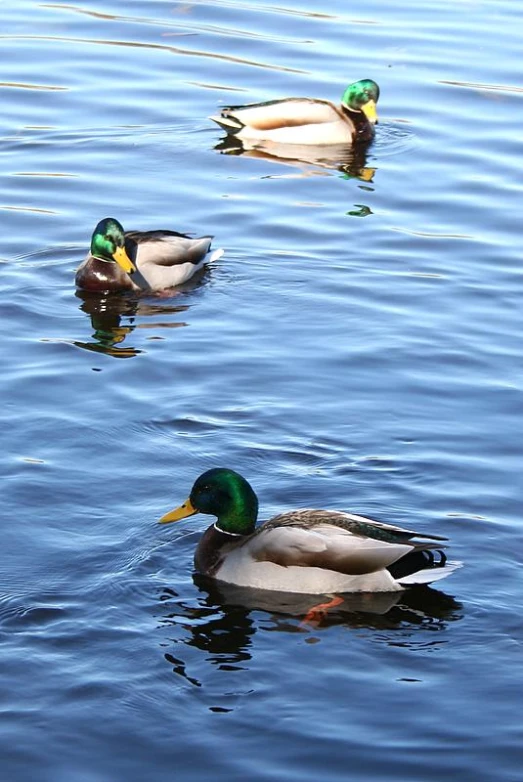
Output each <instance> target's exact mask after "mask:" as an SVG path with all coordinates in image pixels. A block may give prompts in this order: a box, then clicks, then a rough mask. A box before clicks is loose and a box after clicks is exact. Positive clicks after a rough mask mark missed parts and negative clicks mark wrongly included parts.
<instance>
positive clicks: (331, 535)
mask: <svg viewBox="0 0 523 782" xmlns="http://www.w3.org/2000/svg"><path fill="white" fill-rule="evenodd" d="M196 513H203V514H210V515H212V516H215V517H216V521H215V522H214V523H213V524H211V525H210V526H209V527H208V529H207V530H206V531H205V532H204V533H203V535H202V537H201V538H200V541H199V543H198V545H197V548H196V551H195V555H194V566H195V569H196V571H197V572H198V573H199V574H201V575H203V576H207V577H211V578H214V579H216V580H217V581H221V582H224V583H227V584H235V585H237V586H241V587H252V588H255V589H265V590H272V591H274V592H290V593H300V594H309V595H318V594H330V593H336V592H345V593H347V592H397V591H402V590H404V589H405V588H407V587H410V586H413V585H415V584H428V583H431V582H433V581H437V580H439V579H441V578H444V577H446V576H448V575H449V574H450V573H452V572H453V571H454V570H456V568H458V567H460V566H461V563H459V562H449V561H448V560H447V557H446V555H445V554H444V552H443V547H444V546H443V542H444V541H446V540H447V539H446V538H444V537H441V536H440V535H434V534H421V533H418V532H414V531H413V530H408V529H403V528H402V527H396V526H393V525H391V524H385V523H383V522H380V521H375V520H373V519H369V518H365V517H364V516H357V515H355V514H353V513H348V512H345V511H338V510H314V509H307V508H305V509H300V510H291V511H286V512H283V513H280V514H278V515H277V516H274V517H273V518H271V519H269V520H268V521H266V522H264V523H263V524H260V525H259V526H256V522H257V518H258V497H257V495H256V493H255V491H254V489H253V488H252V486H251V485H250V483H249V482H248V481H247V480H246V479H245V478H244V477H243V476H242V475H240V474H239V473H237V472H235V471H234V470H232V469H229V468H223V467H213V468H211V469H209V470H207V471H206V472H204V473H202V475H200V476H199V477H198V478H197V479H196V481H195V482H194V485H193V487H192V489H191V492H190V495H189V498H188V499H187V500H186V501H185V502H184V503H183V504H182V505H180V506H179V507H177V508H176V509H174V510H172V511H170V512H168V513H166V514H165V515H164V516H162V518H161V519H159V523H161V524H168V523H171V522H174V521H179V520H180V519H184V518H186V517H188V516H192V515H194V514H196Z"/></svg>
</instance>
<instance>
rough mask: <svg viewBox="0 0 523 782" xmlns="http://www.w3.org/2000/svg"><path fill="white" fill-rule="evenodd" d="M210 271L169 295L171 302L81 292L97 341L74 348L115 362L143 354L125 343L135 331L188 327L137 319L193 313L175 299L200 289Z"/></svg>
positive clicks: (177, 322) (178, 322)
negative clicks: (100, 355)
mask: <svg viewBox="0 0 523 782" xmlns="http://www.w3.org/2000/svg"><path fill="white" fill-rule="evenodd" d="M205 274H206V270H202V271H201V272H198V273H197V274H196V275H195V276H194V277H192V278H191V280H189V281H188V282H186V283H184V284H183V285H180V286H179V288H178V289H176V290H174V289H173V290H171V291H169V300H167V299H165V298H162V297H157V296H156V297H155V298H152V297H149V298H148V299H144V298H141V297H140V296H138V295H136V294H134V293H109V294H98V293H92V292H90V291H82V290H77V291H76V292H75V295H76V297H77V298H78V299H80V301H81V304H80V309H81V310H83V312H85V313H86V314H87V315H89V317H90V319H91V326H92V328H93V335H92V336H93V341H91V342H86V341H81V340H76V341H75V342H74V345H76V347H79V348H83V349H84V350H90V351H94V352H95V353H105V354H106V355H108V356H112V357H113V358H133V357H134V356H137V355H139V354H140V353H142V352H143V351H142V350H140V349H139V348H136V347H133V346H131V345H122V343H123V342H124V341H125V340H126V339H127V338H128V337H129V335H131V334H132V333H133V331H134V330H135V329H166V328H170V329H173V328H179V327H181V326H187V321H186V320H184V319H183V320H179V319H177V320H166V321H163V322H161V321H154V322H148V321H145V322H137V320H136V319H137V318H148V317H159V316H164V315H167V316H168V315H174V316H179V315H180V313H186V312H187V311H188V310H189V309H190V305H189V304H173V303H172V300H173V298H174V297H181V296H183V294H184V293H188V292H190V291H192V290H194V289H195V288H197V287H198V286H199V284H200V282H201V280H202V278H203V277H204V276H205Z"/></svg>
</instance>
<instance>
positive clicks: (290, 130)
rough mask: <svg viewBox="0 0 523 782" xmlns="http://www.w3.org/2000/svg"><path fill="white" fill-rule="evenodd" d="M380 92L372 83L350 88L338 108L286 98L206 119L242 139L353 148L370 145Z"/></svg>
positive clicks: (366, 81) (232, 109)
mask: <svg viewBox="0 0 523 782" xmlns="http://www.w3.org/2000/svg"><path fill="white" fill-rule="evenodd" d="M379 95H380V88H379V87H378V85H377V84H376V82H375V81H372V79H361V80H360V81H357V82H355V83H354V84H350V85H349V86H348V87H347V89H346V90H345V92H344V93H343V95H342V98H341V106H335V105H334V103H331V102H330V101H328V100H320V99H316V98H286V99H284V100H269V101H266V102H265V103H248V104H246V105H245V106H226V107H224V108H223V109H222V110H221V113H220V115H219V116H213V117H210V119H212V120H214V122H217V123H218V125H220V126H221V127H222V128H223V129H224V130H226V131H227V133H230V134H233V135H236V136H237V137H238V138H242V139H258V140H260V141H276V142H279V143H283V144H317V145H321V144H353V143H354V142H356V141H370V139H371V138H372V137H373V135H374V125H375V124H376V122H377V115H376V104H377V102H378V98H379Z"/></svg>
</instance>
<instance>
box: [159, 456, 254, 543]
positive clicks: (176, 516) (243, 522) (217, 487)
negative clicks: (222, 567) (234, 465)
mask: <svg viewBox="0 0 523 782" xmlns="http://www.w3.org/2000/svg"><path fill="white" fill-rule="evenodd" d="M195 513H208V514H210V515H211V516H216V519H217V521H216V526H217V527H218V528H219V529H221V530H223V531H224V532H232V533H235V534H237V535H250V534H251V532H253V531H254V527H255V524H256V519H257V517H258V498H257V497H256V494H255V493H254V490H253V488H252V487H251V485H250V483H248V482H247V481H246V480H245V478H243V477H242V476H241V475H239V473H237V472H234V470H228V469H226V468H223V467H214V468H213V469H212V470H207V472H204V473H202V475H200V477H199V478H197V479H196V481H195V482H194V485H193V487H192V489H191V493H190V495H189V499H188V500H186V501H185V502H184V503H183V505H180V507H179V508H176V509H175V510H173V511H171V512H170V513H166V514H165V516H162V518H161V519H160V524H168V523H169V522H171V521H179V520H180V519H185V518H186V517H187V516H192V515H193V514H195Z"/></svg>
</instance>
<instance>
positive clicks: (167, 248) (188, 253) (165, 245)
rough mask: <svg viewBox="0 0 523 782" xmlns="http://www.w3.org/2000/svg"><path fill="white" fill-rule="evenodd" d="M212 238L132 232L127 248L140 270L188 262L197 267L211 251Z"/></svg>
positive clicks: (154, 232)
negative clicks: (145, 267) (153, 266)
mask: <svg viewBox="0 0 523 782" xmlns="http://www.w3.org/2000/svg"><path fill="white" fill-rule="evenodd" d="M212 238H213V237H212V236H200V237H198V238H197V239H193V238H192V237H190V236H187V235H186V234H182V233H178V232H177V231H129V232H127V233H126V234H125V249H126V250H127V253H128V255H129V257H130V258H131V260H132V261H133V262H136V265H137V266H138V267H140V266H141V265H143V264H147V263H153V264H155V265H157V266H174V265H176V264H181V263H186V262H187V261H188V262H189V263H194V264H197V263H200V261H203V259H204V258H205V256H206V255H207V253H208V252H209V250H210V247H211V242H212Z"/></svg>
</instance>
